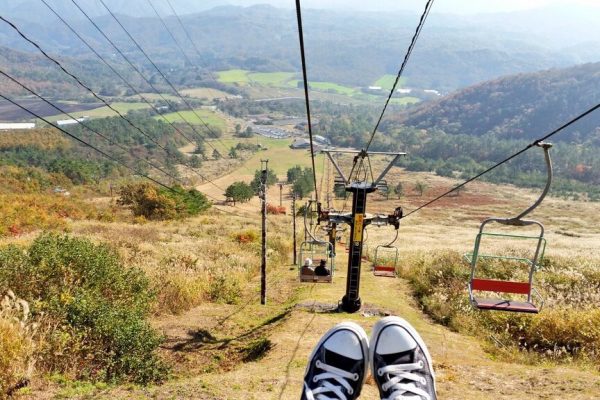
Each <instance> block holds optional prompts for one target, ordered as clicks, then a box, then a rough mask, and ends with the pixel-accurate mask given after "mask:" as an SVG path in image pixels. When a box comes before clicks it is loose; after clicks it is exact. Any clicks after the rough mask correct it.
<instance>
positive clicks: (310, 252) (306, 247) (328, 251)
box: [298, 200, 335, 283]
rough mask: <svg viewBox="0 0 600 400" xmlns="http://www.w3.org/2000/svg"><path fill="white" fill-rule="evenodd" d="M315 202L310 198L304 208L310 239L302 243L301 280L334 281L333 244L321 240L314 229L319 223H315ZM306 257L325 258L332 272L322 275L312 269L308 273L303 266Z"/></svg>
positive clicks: (300, 258) (299, 269)
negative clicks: (316, 273)
mask: <svg viewBox="0 0 600 400" xmlns="http://www.w3.org/2000/svg"><path fill="white" fill-rule="evenodd" d="M313 204H316V202H315V201H313V200H309V202H308V204H307V206H306V208H305V210H304V229H305V232H306V234H307V236H308V239H307V240H306V241H304V242H302V243H301V244H300V252H299V256H300V257H299V263H298V276H299V279H300V282H315V283H331V282H332V281H333V273H334V270H335V263H334V257H335V255H334V250H333V245H332V244H331V243H330V242H328V241H324V240H319V239H318V238H317V237H315V232H314V231H313V230H314V229H315V227H316V226H317V224H315V223H314V216H315V215H316V214H317V213H318V212H317V211H315V210H313ZM316 207H317V209H320V204H316ZM309 221H310V228H309ZM306 258H310V259H311V260H313V261H314V260H317V259H319V260H325V261H326V264H325V265H326V267H327V269H329V272H330V274H329V275H327V276H321V275H315V274H314V271H312V273H307V272H306V271H305V270H304V268H303V267H304V260H305V259H306Z"/></svg>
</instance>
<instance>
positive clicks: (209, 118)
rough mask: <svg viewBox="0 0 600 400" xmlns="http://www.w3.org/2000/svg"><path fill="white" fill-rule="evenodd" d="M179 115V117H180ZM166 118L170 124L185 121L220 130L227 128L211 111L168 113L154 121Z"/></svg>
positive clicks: (222, 119)
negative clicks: (205, 124)
mask: <svg viewBox="0 0 600 400" xmlns="http://www.w3.org/2000/svg"><path fill="white" fill-rule="evenodd" d="M180 114H181V115H180ZM163 117H164V118H166V119H167V120H168V121H170V122H184V120H185V121H187V122H189V123H190V124H192V125H204V124H203V121H204V122H205V123H207V124H208V125H212V126H215V127H217V128H219V129H221V130H225V129H226V128H227V123H226V121H225V119H224V118H223V117H221V116H220V115H219V114H217V113H215V112H214V111H211V110H205V109H201V108H198V109H195V110H194V111H193V112H192V111H180V112H179V113H175V112H174V113H168V114H163V115H162V117H159V116H155V117H154V118H155V119H163Z"/></svg>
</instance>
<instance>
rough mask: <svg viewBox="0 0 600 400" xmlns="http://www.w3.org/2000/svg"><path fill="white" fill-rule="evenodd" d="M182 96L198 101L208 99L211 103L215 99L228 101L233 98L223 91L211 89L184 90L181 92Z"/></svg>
mask: <svg viewBox="0 0 600 400" xmlns="http://www.w3.org/2000/svg"><path fill="white" fill-rule="evenodd" d="M181 94H182V95H184V96H190V97H194V98H197V99H208V100H210V101H213V100H214V99H226V98H229V97H232V96H233V95H231V94H229V93H226V92H223V91H221V90H217V89H211V88H194V89H183V90H181Z"/></svg>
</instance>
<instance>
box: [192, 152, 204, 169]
mask: <svg viewBox="0 0 600 400" xmlns="http://www.w3.org/2000/svg"><path fill="white" fill-rule="evenodd" d="M201 166H202V159H201V158H200V157H198V156H197V155H196V154H194V155H193V156H191V157H190V167H192V168H200V167H201Z"/></svg>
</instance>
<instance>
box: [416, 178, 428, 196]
mask: <svg viewBox="0 0 600 400" xmlns="http://www.w3.org/2000/svg"><path fill="white" fill-rule="evenodd" d="M425 190H427V184H426V183H425V182H422V181H417V183H415V191H416V192H417V193H419V196H423V193H424V192H425Z"/></svg>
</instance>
